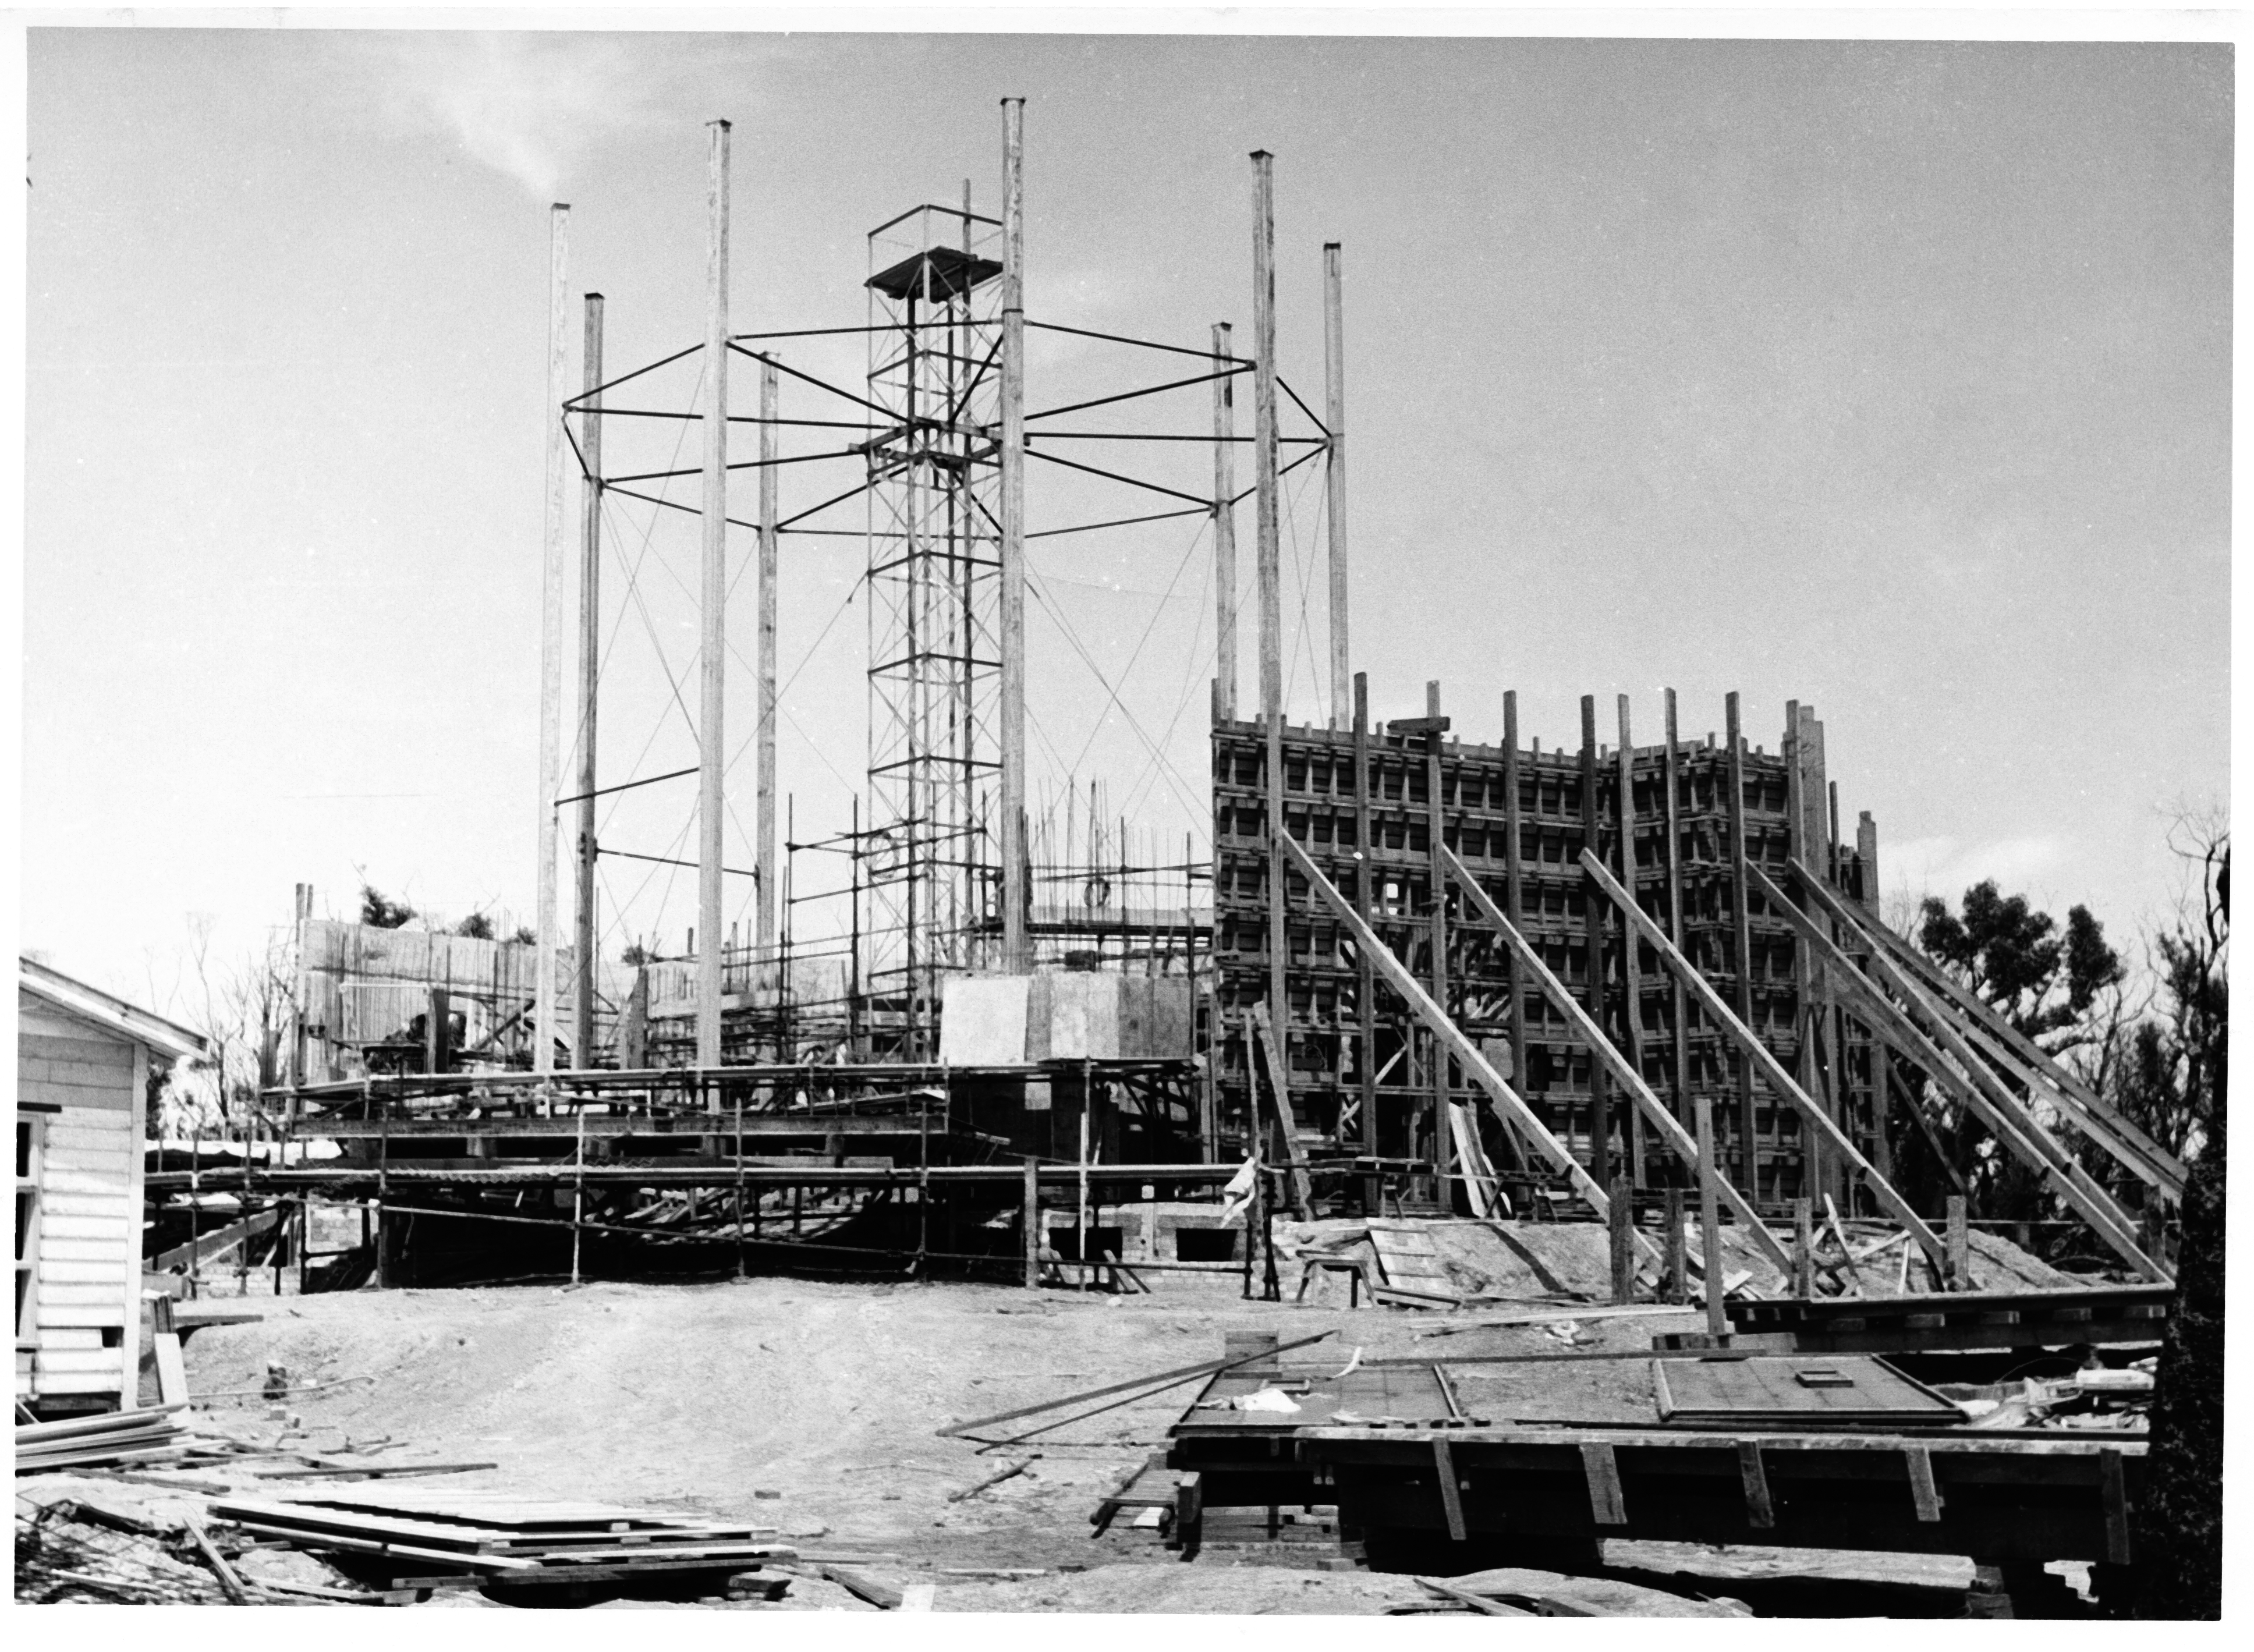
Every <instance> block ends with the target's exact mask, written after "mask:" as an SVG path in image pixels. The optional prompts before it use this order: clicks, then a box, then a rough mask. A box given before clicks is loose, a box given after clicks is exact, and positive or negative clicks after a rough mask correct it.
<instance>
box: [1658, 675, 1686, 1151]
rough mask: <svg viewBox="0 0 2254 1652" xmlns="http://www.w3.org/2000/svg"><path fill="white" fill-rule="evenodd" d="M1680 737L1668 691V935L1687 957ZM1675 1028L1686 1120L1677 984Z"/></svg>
mask: <svg viewBox="0 0 2254 1652" xmlns="http://www.w3.org/2000/svg"><path fill="white" fill-rule="evenodd" d="M1679 741H1680V736H1679V735H1678V734H1677V731H1676V722H1675V690H1672V689H1670V690H1667V758H1666V764H1665V767H1664V770H1663V781H1664V784H1665V785H1666V788H1667V804H1666V811H1665V814H1664V815H1663V820H1664V821H1665V823H1666V827H1667V934H1668V937H1669V938H1670V940H1672V941H1673V942H1675V944H1676V945H1677V946H1678V947H1682V948H1683V949H1684V952H1685V953H1688V952H1689V950H1690V949H1689V947H1688V946H1687V945H1685V944H1684V935H1683V800H1682V787H1683V753H1682V747H1681V746H1680V744H1679ZM1670 1007H1671V1008H1672V1010H1673V1012H1674V1014H1673V1017H1672V1025H1673V1026H1674V1028H1675V1061H1674V1069H1675V1071H1674V1079H1675V1117H1677V1118H1682V1117H1686V1116H1687V1115H1688V1114H1689V1113H1690V1111H1691V1000H1690V998H1689V997H1688V996H1687V995H1686V994H1685V993H1684V991H1683V984H1682V983H1681V982H1680V981H1677V982H1676V983H1675V984H1674V1002H1673V1004H1672V1005H1671V1006H1670Z"/></svg>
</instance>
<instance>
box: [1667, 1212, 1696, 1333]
mask: <svg viewBox="0 0 2254 1652" xmlns="http://www.w3.org/2000/svg"><path fill="white" fill-rule="evenodd" d="M1684 1202H1685V1201H1684V1197H1683V1190H1682V1189H1681V1188H1680V1187H1670V1188H1669V1189H1668V1190H1667V1299H1668V1300H1669V1301H1670V1302H1671V1303H1673V1304H1674V1305H1675V1306H1677V1307H1678V1308H1679V1307H1681V1306H1683V1305H1684V1303H1686V1302H1688V1301H1689V1300H1690V1299H1691V1252H1690V1247H1689V1246H1688V1245H1686V1244H1685V1243H1684V1236H1683V1218H1684V1208H1683V1207H1684Z"/></svg>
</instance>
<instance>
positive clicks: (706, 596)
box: [541, 121, 728, 1068]
mask: <svg viewBox="0 0 2254 1652" xmlns="http://www.w3.org/2000/svg"><path fill="white" fill-rule="evenodd" d="M707 130H709V131H710V132H711V156H710V158H709V163H708V165H709V170H708V173H707V177H706V179H705V199H704V206H705V214H706V218H707V224H708V238H707V242H706V246H705V266H704V507H703V514H704V521H703V523H702V526H703V528H704V555H703V558H702V563H701V572H702V576H703V577H702V580H701V582H700V584H701V590H700V594H699V599H698V605H697V612H698V616H699V618H700V620H702V624H703V638H704V643H703V647H702V648H701V649H700V651H699V653H698V656H697V660H698V673H697V676H698V683H699V688H700V694H699V698H698V706H697V1066H699V1067H703V1068H714V1067H718V1066H719V1065H720V995H721V978H720V976H721V970H720V962H721V940H722V932H721V928H720V922H721V904H720V845H721V834H722V831H723V829H724V828H725V824H726V818H727V817H726V807H727V804H726V798H725V795H724V793H723V792H722V789H721V786H722V769H723V767H724V765H725V763H726V760H727V755H728V753H727V748H726V746H725V745H724V744H723V740H724V739H725V713H726V709H727V702H728V648H727V612H728V123H727V122H725V121H714V122H712V123H711V126H710V127H709V128H708V129H707ZM545 965H546V960H545V959H544V958H543V959H542V970H541V976H542V979H545V978H546V977H547V973H548V971H547V969H546V967H545Z"/></svg>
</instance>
